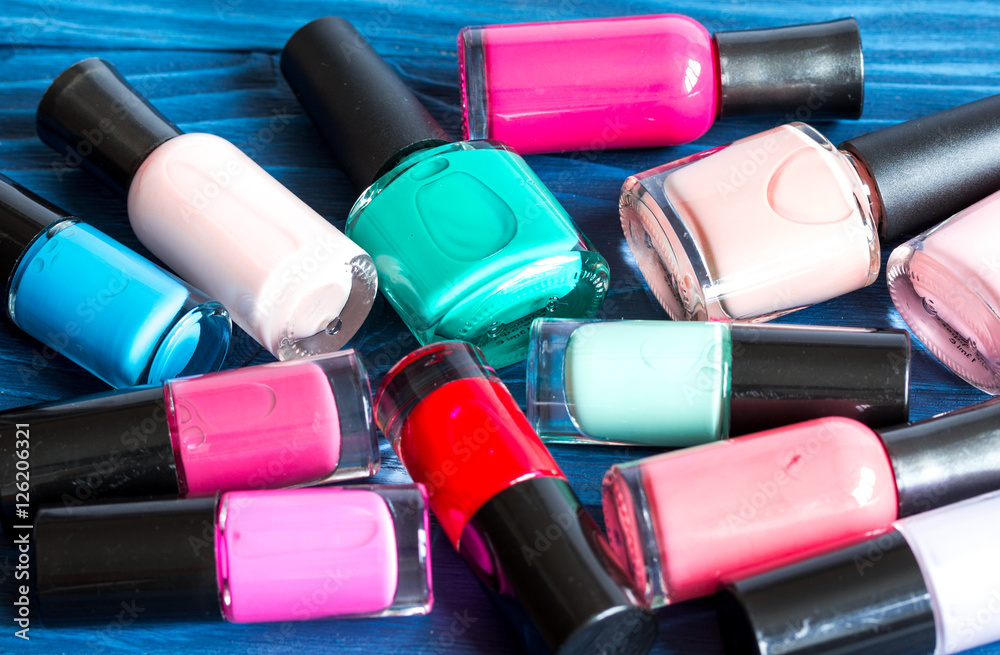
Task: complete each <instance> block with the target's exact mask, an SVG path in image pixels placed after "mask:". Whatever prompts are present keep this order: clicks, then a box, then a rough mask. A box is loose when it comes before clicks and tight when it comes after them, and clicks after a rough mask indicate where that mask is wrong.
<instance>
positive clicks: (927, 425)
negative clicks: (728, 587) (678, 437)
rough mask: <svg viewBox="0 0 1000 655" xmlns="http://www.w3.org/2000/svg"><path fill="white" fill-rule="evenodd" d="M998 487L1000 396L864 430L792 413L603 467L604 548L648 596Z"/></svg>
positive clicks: (691, 593) (777, 561)
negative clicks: (787, 420)
mask: <svg viewBox="0 0 1000 655" xmlns="http://www.w3.org/2000/svg"><path fill="white" fill-rule="evenodd" d="M995 489H1000V399H993V400H990V401H987V402H984V403H980V404H978V405H973V406H971V407H966V408H963V409H960V410H956V411H953V412H949V413H946V414H941V415H938V416H934V417H931V418H928V419H924V420H922V421H916V422H914V423H908V424H904V425H900V426H896V427H892V428H887V429H880V430H878V431H874V430H872V429H871V428H868V427H866V426H864V425H862V424H860V423H858V422H857V421H854V420H851V419H847V418H839V417H837V418H827V419H817V420H814V421H808V422H806V423H798V424H796V425H791V426H788V427H784V428H778V429H775V430H770V431H767V432H760V433H757V434H753V435H747V436H743V437H737V438H735V439H730V440H728V441H720V442H716V443H711V444H706V445H703V446H697V447H695V448H688V449H685V450H679V451H675V452H671V453H665V454H663V455H656V456H653V457H649V458H646V459H643V460H639V461H636V462H632V463H629V464H624V465H619V466H614V467H612V468H611V470H610V471H609V472H608V473H607V474H606V475H605V477H604V488H603V501H604V517H605V520H606V522H607V525H608V533H609V537H610V541H611V544H612V546H613V547H614V548H615V550H616V552H617V553H619V555H620V557H621V559H622V561H623V562H625V563H626V564H627V566H628V568H629V571H630V573H631V575H632V577H633V579H634V580H635V582H636V585H637V587H638V588H639V589H640V590H641V592H642V594H643V597H644V598H645V600H646V602H647V603H649V604H651V605H652V606H654V607H656V606H660V605H665V604H672V603H677V602H680V601H683V600H687V599H690V598H696V597H699V596H707V595H710V594H712V593H714V592H716V591H717V590H718V588H719V586H720V584H721V583H724V582H726V581H728V580H731V579H734V578H737V577H741V576H747V575H753V574H755V573H759V572H761V571H766V570H770V569H773V568H777V567H778V566H781V565H783V564H786V563H789V562H793V561H798V560H802V559H805V558H807V557H810V556H813V555H816V554H818V553H821V552H825V551H829V550H831V549H834V548H836V547H839V546H844V545H847V544H852V543H857V542H859V541H862V540H864V539H866V538H868V537H871V536H874V535H877V534H880V533H882V532H885V531H886V530H888V529H889V528H890V526H891V523H892V521H894V520H896V519H897V518H900V517H904V516H909V515H911V514H916V513H918V512H922V511H926V510H928V509H932V508H935V507H941V506H943V505H946V504H949V503H953V502H956V501H958V500H964V499H966V498H971V497H973V496H976V495H979V494H982V493H986V492H988V491H993V490H995Z"/></svg>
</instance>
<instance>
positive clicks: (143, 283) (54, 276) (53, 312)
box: [0, 175, 232, 387]
mask: <svg viewBox="0 0 1000 655" xmlns="http://www.w3.org/2000/svg"><path fill="white" fill-rule="evenodd" d="M0 274H2V275H3V279H4V280H5V281H6V282H7V287H6V292H7V295H6V298H7V313H8V315H9V316H10V318H11V320H12V321H13V322H14V324H15V325H17V326H18V327H19V328H21V329H22V330H24V331H25V332H27V333H28V334H30V335H31V336H32V337H34V338H36V339H38V340H39V341H41V342H42V343H44V344H46V345H47V346H49V347H50V348H52V349H53V350H55V351H57V352H59V353H61V354H63V355H65V356H66V357H68V358H69V359H71V360H73V361H74V362H76V363H77V364H79V365H80V366H82V367H83V368H85V369H87V370H88V371H90V372H91V373H93V374H94V375H96V376H97V377H99V378H101V379H102V380H104V381H105V382H107V383H108V384H110V385H111V386H113V387H130V386H134V385H138V384H149V383H159V382H163V381H165V380H167V379H170V378H174V377H177V376H182V375H194V374H197V373H206V372H208V371H214V370H217V369H218V368H219V367H220V366H221V365H222V360H223V359H224V358H225V356H226V350H227V349H228V347H229V338H230V334H231V331H232V325H231V323H230V320H229V314H228V313H227V312H226V310H225V309H224V308H223V307H222V305H221V304H220V303H218V302H217V301H214V300H210V299H209V298H207V297H205V295H204V294H202V293H201V292H200V291H198V290H197V289H195V288H193V287H191V286H190V285H188V284H186V283H184V282H182V281H181V280H179V279H177V278H176V277H174V276H173V275H171V274H169V273H167V272H166V271H164V270H163V269H161V268H159V267H158V266H156V265H155V264H153V263H152V262H150V261H149V260H147V259H145V258H143V257H141V256H140V255H139V254H137V253H135V252H133V251H132V250H130V249H128V248H126V247H125V246H123V245H122V244H120V243H118V242H117V241H115V240H114V239H112V238H111V237H109V236H107V235H106V234H104V233H102V232H101V231H100V230H97V229H95V228H94V227H92V226H90V225H87V224H86V223H83V222H81V221H79V220H78V219H76V218H74V217H73V216H70V215H69V214H67V213H66V212H65V211H63V210H62V209H60V208H58V207H56V206H55V205H53V204H51V203H49V202H48V201H46V200H44V199H43V198H41V197H39V196H37V195H35V194H34V193H32V192H31V191H28V190H27V189H25V188H24V187H22V186H21V185H19V184H17V183H16V182H14V181H12V180H10V179H9V178H7V177H5V176H3V175H0Z"/></svg>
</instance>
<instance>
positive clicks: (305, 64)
mask: <svg viewBox="0 0 1000 655" xmlns="http://www.w3.org/2000/svg"><path fill="white" fill-rule="evenodd" d="M281 70H282V73H284V75H285V79H287V80H288V84H289V86H291V87H292V90H293V91H294V92H295V94H296V96H298V98H299V100H300V101H301V102H302V106H303V107H304V108H305V110H306V113H307V114H308V115H309V117H310V118H311V119H312V120H313V122H314V123H315V124H316V126H317V128H319V130H320V132H321V133H322V134H323V136H324V137H325V138H326V141H327V142H328V143H329V144H330V147H331V148H332V149H333V151H334V154H335V155H336V156H337V159H338V161H339V162H340V163H341V165H342V166H343V167H344V168H345V169H346V172H347V175H348V177H349V178H350V179H351V181H352V182H353V183H354V184H355V186H357V187H358V188H359V189H364V192H363V193H362V195H361V198H360V199H359V200H358V201H357V203H355V205H354V207H353V208H352V209H351V213H350V215H349V216H348V219H347V234H348V236H350V237H351V238H352V239H354V240H355V241H357V242H358V244H359V245H361V246H362V247H363V248H365V249H366V250H367V251H368V252H370V253H371V254H372V257H373V258H374V259H375V261H376V263H377V265H378V269H379V277H380V281H379V284H380V286H381V288H382V292H383V293H384V294H385V297H386V298H387V299H388V300H389V302H390V303H391V304H392V306H393V307H394V308H395V309H396V311H397V312H398V313H399V316H400V318H402V319H403V322H404V323H405V324H406V326H407V327H408V328H409V329H410V330H411V331H412V332H413V334H414V336H415V337H416V338H417V340H418V341H419V342H420V343H421V344H426V343H430V342H433V341H442V340H448V339H460V340H462V341H467V342H470V343H473V344H475V345H477V346H479V347H480V348H481V349H482V350H483V352H484V353H485V354H486V356H487V358H488V359H489V361H490V362H491V363H492V364H493V365H494V366H498V367H499V366H505V365H507V364H510V363H513V362H516V361H519V360H522V359H524V358H525V356H526V353H527V345H528V329H529V326H530V324H531V320H532V319H533V318H535V317H537V316H543V315H544V316H565V317H573V318H579V317H585V316H591V315H593V314H594V312H596V311H597V309H598V307H599V306H600V304H601V302H602V301H603V300H604V295H605V294H606V293H607V288H608V266H607V262H605V261H604V258H603V257H601V256H600V255H599V254H598V253H597V252H595V251H594V249H593V247H592V246H591V245H590V244H589V243H588V242H587V240H586V239H585V238H584V236H583V235H582V234H581V233H580V231H579V230H578V229H577V228H576V226H575V225H574V224H573V221H572V219H570V217H569V215H568V214H567V213H566V211H565V210H564V209H563V208H562V206H560V205H559V202H558V201H557V200H556V199H555V197H553V195H552V194H551V193H550V192H549V190H548V189H546V188H545V186H544V185H543V184H542V182H541V181H540V180H539V179H538V177H537V176H536V175H535V174H534V172H532V171H531V169H530V168H528V165H527V164H526V163H525V161H524V160H523V159H522V158H521V157H520V156H519V155H518V154H516V153H515V152H513V151H511V150H510V149H509V148H507V147H506V146H503V145H501V144H499V143H493V142H488V141H461V142H458V143H451V142H450V139H449V138H448V136H447V134H445V132H444V130H442V129H441V126H440V125H438V124H437V122H436V121H435V120H434V119H433V118H432V117H431V115H430V114H429V113H428V112H427V110H426V109H425V108H424V107H423V105H421V104H420V101H419V100H418V99H417V98H416V96H415V95H414V94H413V92H412V91H410V89H409V88H407V86H406V84H404V83H403V81H402V79H400V77H399V75H398V74H397V73H396V71H395V70H393V69H392V68H391V67H390V66H389V64H388V63H386V62H385V61H384V60H383V59H382V58H381V57H380V56H379V55H378V53H376V52H375V50H373V49H372V47H371V45H370V44H369V43H368V42H367V41H366V40H365V39H364V37H362V36H361V35H360V34H359V33H358V32H357V30H355V29H354V27H353V26H351V24H350V23H348V22H347V21H345V20H343V19H341V18H336V17H327V18H320V19H318V20H315V21H313V22H311V23H309V24H308V25H306V26H305V27H303V28H301V29H300V30H299V31H298V32H296V33H295V34H294V35H293V36H292V38H291V39H289V41H288V44H287V45H286V46H285V51H284V53H283V54H282V56H281Z"/></svg>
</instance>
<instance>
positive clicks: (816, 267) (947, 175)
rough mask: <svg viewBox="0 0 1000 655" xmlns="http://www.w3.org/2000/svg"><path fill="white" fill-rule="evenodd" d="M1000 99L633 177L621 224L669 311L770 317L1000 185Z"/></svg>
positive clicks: (791, 129) (787, 139) (837, 284)
mask: <svg viewBox="0 0 1000 655" xmlns="http://www.w3.org/2000/svg"><path fill="white" fill-rule="evenodd" d="M998 141H1000V96H992V97H989V98H984V99H982V100H977V101H975V102H970V103H968V104H964V105H960V106H958V107H954V108H952V109H947V110H945V111H940V112H937V113H936V114H931V115H930V116H925V117H923V118H917V119H914V120H911V121H907V122H905V123H900V124H897V125H893V126H891V127H887V128H883V129H881V130H878V131H875V132H871V133H869V134H865V135H863V136H859V137H856V138H854V139H849V140H847V141H845V142H843V143H841V144H840V146H838V147H839V150H838V147H835V146H834V145H833V144H832V143H831V142H830V141H828V140H827V139H826V138H825V137H824V136H823V135H822V134H820V133H819V132H817V131H816V130H815V129H813V128H811V127H809V126H808V125H804V124H802V123H791V124H788V125H782V126H780V127H776V128H774V129H771V130H768V131H766V132H761V133H760V134H756V135H754V136H750V137H747V138H745V139H740V140H738V141H734V142H733V143H731V144H729V145H727V146H722V147H719V148H715V149H712V150H707V151H705V152H702V153H698V154H696V155H692V156H690V157H687V158H685V159H681V160H678V161H675V162H672V163H669V164H665V165H664V166H661V167H659V168H654V169H652V170H649V171H646V172H644V173H640V174H639V175H635V176H633V177H630V178H628V179H627V180H626V181H625V185H624V186H623V187H622V193H621V199H620V213H621V220H622V227H623V229H624V230H625V236H626V239H627V240H628V244H629V247H630V248H631V249H632V253H633V254H634V255H635V259H636V263H637V264H638V265H639V269H640V270H641V271H642V274H643V276H644V277H645V278H646V282H647V283H648V284H649V286H650V288H651V289H652V291H653V293H654V295H655V296H656V298H657V299H658V300H659V301H660V303H661V304H662V305H663V307H664V309H666V310H667V313H668V314H670V316H671V317H672V318H674V319H689V320H690V319H694V320H705V319H722V320H729V319H745V320H761V321H763V320H768V319H771V318H775V317H776V316H781V315H782V314H787V313H788V312H791V311H795V310H796V309H801V308H802V307H806V306H808V305H813V304H815V303H819V302H822V301H824V300H828V299H830V298H834V297H836V296H839V295H842V294H845V293H848V292H850V291H854V290H855V289H860V288H862V287H864V286H867V285H869V284H871V283H872V282H874V281H875V278H876V277H877V275H878V270H879V265H880V262H881V260H880V254H879V249H880V246H879V238H880V236H881V238H882V239H896V238H899V237H901V236H903V235H906V234H910V233H915V232H919V231H920V230H922V229H924V228H927V227H930V226H931V225H934V224H935V223H938V222H940V221H942V220H944V219H945V218H947V217H948V216H950V215H951V214H954V213H955V212H957V211H959V210H961V209H964V208H965V207H968V206H969V205H971V204H973V203H975V202H977V201H979V200H980V199H982V198H984V197H985V196H987V195H989V194H990V193H993V192H994V191H996V190H997V189H1000V149H998V148H996V147H995V144H996V143H997V142H998Z"/></svg>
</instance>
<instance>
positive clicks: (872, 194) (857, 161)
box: [840, 150, 885, 236]
mask: <svg viewBox="0 0 1000 655" xmlns="http://www.w3.org/2000/svg"><path fill="white" fill-rule="evenodd" d="M840 154H842V155H844V159H846V160H847V162H848V163H849V164H850V165H851V167H852V168H853V169H854V172H855V173H857V174H858V178H859V179H860V180H861V189H862V190H863V192H864V197H862V198H859V199H858V201H859V202H867V203H868V208H869V210H870V213H871V217H872V220H873V221H874V222H875V227H876V228H877V229H878V233H879V235H880V236H881V235H884V234H885V212H884V211H883V205H882V196H881V195H880V194H879V191H878V183H877V182H876V181H875V177H874V176H873V175H872V172H871V170H870V169H869V168H868V164H866V163H865V162H864V160H863V159H861V158H860V157H857V156H856V155H854V154H851V153H850V152H848V151H847V150H841V151H840Z"/></svg>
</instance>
